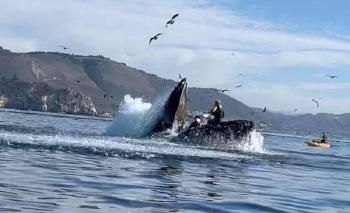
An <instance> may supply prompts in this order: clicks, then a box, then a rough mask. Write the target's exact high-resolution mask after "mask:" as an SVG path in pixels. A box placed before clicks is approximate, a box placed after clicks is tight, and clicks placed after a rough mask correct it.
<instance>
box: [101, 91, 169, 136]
mask: <svg viewBox="0 0 350 213" xmlns="http://www.w3.org/2000/svg"><path fill="white" fill-rule="evenodd" d="M166 98H167V96H166V97H163V98H160V99H158V100H157V101H155V102H154V103H153V105H152V104H151V103H148V102H145V101H143V99H142V98H132V97H131V96H130V95H126V96H125V97H124V100H123V101H122V103H121V104H120V107H119V110H118V112H117V114H116V116H115V118H114V120H113V122H112V124H111V125H110V126H109V127H108V128H107V134H108V135H110V136H120V137H142V136H145V135H147V134H149V133H150V132H151V130H152V128H153V127H154V125H155V124H156V122H157V120H158V118H159V116H160V115H161V113H162V110H163V106H164V103H165V100H166Z"/></svg>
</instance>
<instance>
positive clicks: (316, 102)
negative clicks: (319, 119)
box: [311, 99, 320, 107]
mask: <svg viewBox="0 0 350 213" xmlns="http://www.w3.org/2000/svg"><path fill="white" fill-rule="evenodd" d="M311 101H313V102H315V104H316V106H317V107H319V106H320V105H319V104H318V101H317V100H315V99H311Z"/></svg>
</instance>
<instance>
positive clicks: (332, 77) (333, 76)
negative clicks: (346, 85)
mask: <svg viewBox="0 0 350 213" xmlns="http://www.w3.org/2000/svg"><path fill="white" fill-rule="evenodd" d="M326 76H328V77H329V78H331V79H334V78H338V76H336V75H329V74H327V75H326Z"/></svg>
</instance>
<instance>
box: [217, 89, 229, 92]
mask: <svg viewBox="0 0 350 213" xmlns="http://www.w3.org/2000/svg"><path fill="white" fill-rule="evenodd" d="M215 90H216V91H218V92H227V91H230V90H228V89H215Z"/></svg>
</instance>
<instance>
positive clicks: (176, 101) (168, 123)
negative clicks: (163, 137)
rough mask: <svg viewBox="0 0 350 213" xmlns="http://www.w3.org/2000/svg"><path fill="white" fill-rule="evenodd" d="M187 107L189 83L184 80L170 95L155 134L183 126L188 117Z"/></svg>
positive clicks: (154, 130)
mask: <svg viewBox="0 0 350 213" xmlns="http://www.w3.org/2000/svg"><path fill="white" fill-rule="evenodd" d="M186 105H187V82H186V79H185V78H184V79H182V80H181V81H180V82H179V83H178V84H177V86H176V87H175V88H174V90H173V91H172V92H171V93H170V96H169V98H168V100H167V102H166V103H165V105H164V109H163V114H162V115H161V116H160V119H159V121H158V122H157V124H156V126H155V128H154V129H153V132H160V131H163V130H166V129H173V130H175V131H177V128H178V127H179V126H181V125H182V123H183V122H184V120H185V117H186Z"/></svg>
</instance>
